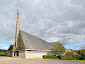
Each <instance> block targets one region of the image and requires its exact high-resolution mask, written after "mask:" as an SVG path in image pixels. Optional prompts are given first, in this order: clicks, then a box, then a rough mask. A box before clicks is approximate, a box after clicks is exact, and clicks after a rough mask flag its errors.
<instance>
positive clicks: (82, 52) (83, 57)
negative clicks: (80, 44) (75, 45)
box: [77, 49, 85, 60]
mask: <svg viewBox="0 0 85 64" xmlns="http://www.w3.org/2000/svg"><path fill="white" fill-rule="evenodd" d="M77 53H78V54H79V55H80V56H81V58H80V60H85V49H82V50H78V51H77Z"/></svg>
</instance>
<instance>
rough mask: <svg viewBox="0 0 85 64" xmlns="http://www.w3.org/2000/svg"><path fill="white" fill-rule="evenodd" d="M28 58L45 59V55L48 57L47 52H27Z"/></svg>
mask: <svg viewBox="0 0 85 64" xmlns="http://www.w3.org/2000/svg"><path fill="white" fill-rule="evenodd" d="M25 52H26V53H25V54H26V58H43V55H46V54H47V52H43V51H25Z"/></svg>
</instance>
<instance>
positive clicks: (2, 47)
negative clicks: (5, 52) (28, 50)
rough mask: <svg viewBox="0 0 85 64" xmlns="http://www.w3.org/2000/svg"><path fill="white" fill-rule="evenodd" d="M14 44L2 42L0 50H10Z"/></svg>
mask: <svg viewBox="0 0 85 64" xmlns="http://www.w3.org/2000/svg"><path fill="white" fill-rule="evenodd" d="M12 44H13V43H11V42H0V49H8V48H9V46H10V45H12Z"/></svg>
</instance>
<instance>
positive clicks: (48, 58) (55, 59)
mask: <svg viewBox="0 0 85 64" xmlns="http://www.w3.org/2000/svg"><path fill="white" fill-rule="evenodd" d="M45 59H52V58H45ZM53 60H62V59H53ZM66 61H85V60H66Z"/></svg>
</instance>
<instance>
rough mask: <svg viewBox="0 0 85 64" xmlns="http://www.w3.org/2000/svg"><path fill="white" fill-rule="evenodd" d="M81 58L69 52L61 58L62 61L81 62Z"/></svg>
mask: <svg viewBox="0 0 85 64" xmlns="http://www.w3.org/2000/svg"><path fill="white" fill-rule="evenodd" d="M79 58H80V56H79V55H76V54H74V53H73V52H68V53H66V54H65V55H64V56H62V57H61V59H62V60H79Z"/></svg>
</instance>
